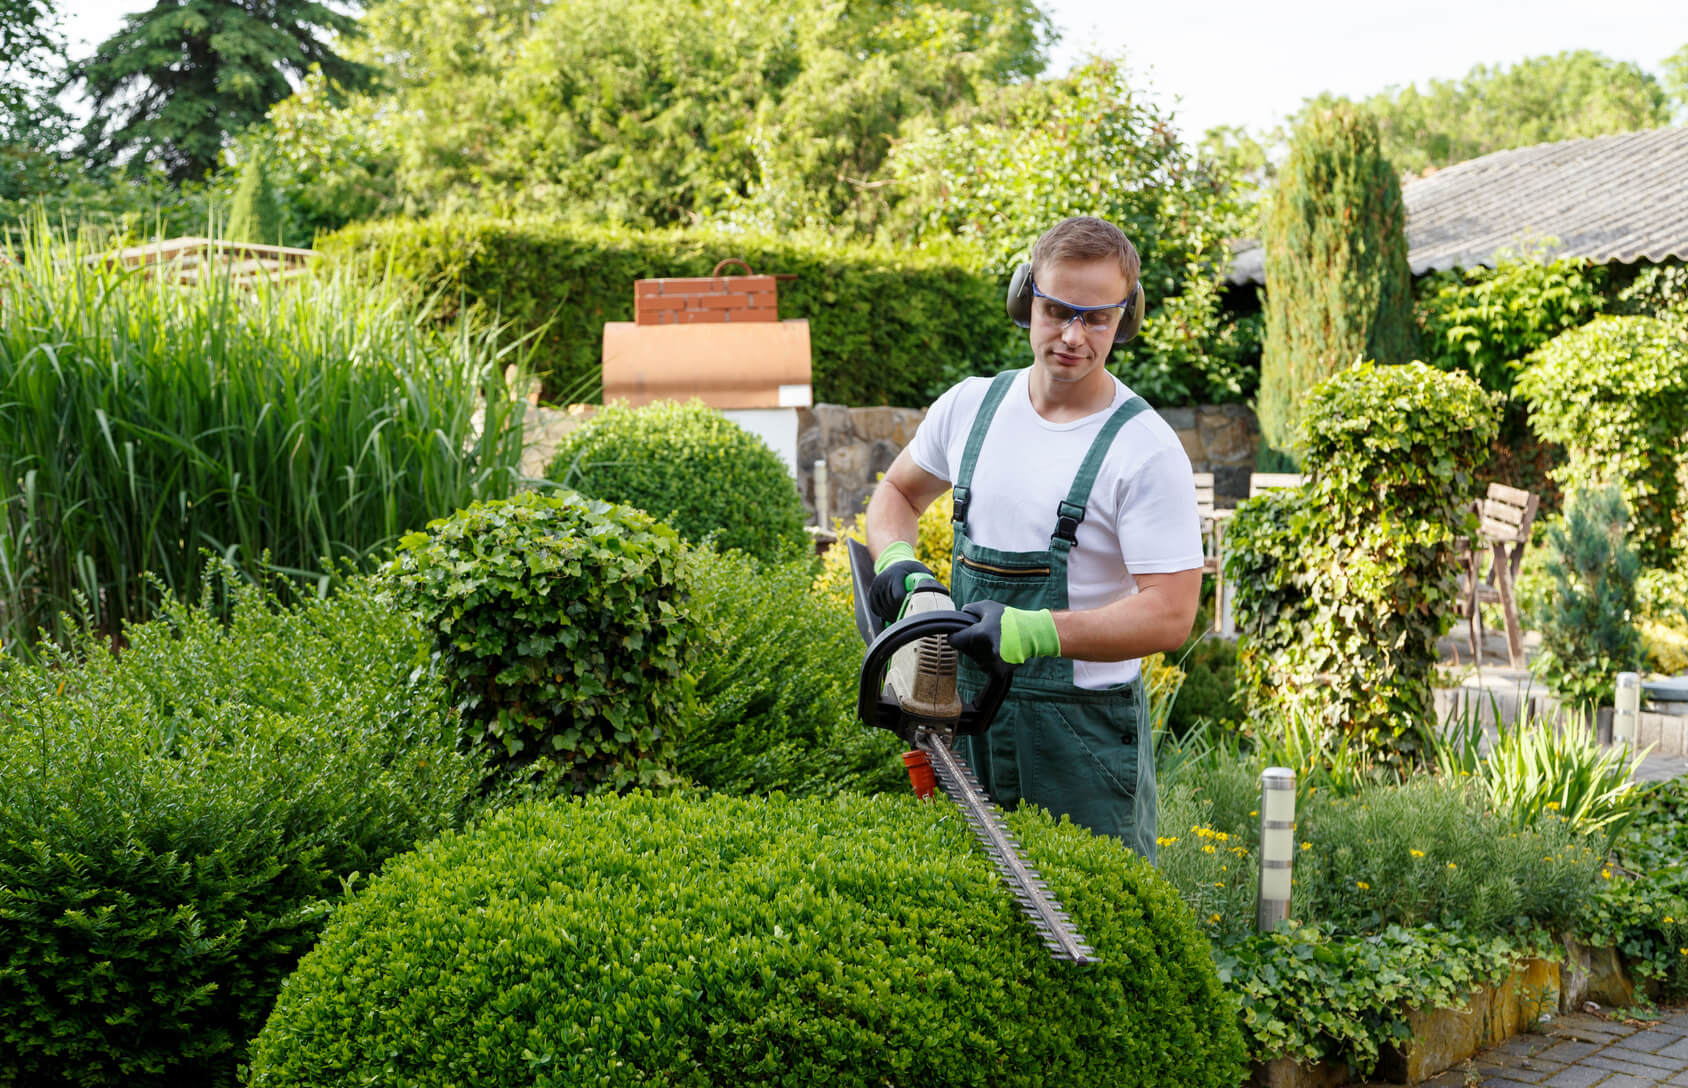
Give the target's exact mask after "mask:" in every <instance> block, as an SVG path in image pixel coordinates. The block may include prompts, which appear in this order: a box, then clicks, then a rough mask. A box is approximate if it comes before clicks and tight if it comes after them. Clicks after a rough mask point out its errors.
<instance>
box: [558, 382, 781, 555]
mask: <svg viewBox="0 0 1688 1088" xmlns="http://www.w3.org/2000/svg"><path fill="white" fill-rule="evenodd" d="M547 475H549V476H550V477H551V479H553V480H556V481H558V482H560V483H562V485H563V486H564V487H567V488H569V489H571V490H573V491H577V492H579V493H580V494H582V495H587V496H589V497H591V498H595V499H604V500H607V501H609V502H617V503H625V504H626V505H628V506H637V507H638V508H639V509H641V510H644V511H645V512H647V513H649V514H651V515H652V516H653V517H656V518H659V519H661V520H663V521H666V522H667V523H668V524H669V525H671V526H673V527H674V529H675V531H676V532H678V533H679V534H680V535H681V536H682V537H685V538H686V539H687V540H690V541H693V542H701V541H705V540H708V541H712V542H713V543H714V544H716V545H717V546H718V547H720V548H723V549H731V548H737V549H739V550H741V551H745V552H748V553H750V554H751V555H754V556H756V557H758V558H760V559H776V558H779V557H781V556H788V557H789V556H791V555H794V554H797V553H799V552H802V551H805V550H807V548H808V535H807V534H806V533H805V532H804V531H803V522H804V520H805V518H806V515H805V512H804V510H803V499H802V497H801V496H800V495H798V494H797V487H796V485H795V484H794V483H793V482H792V479H791V472H790V470H789V469H787V468H786V466H785V462H784V461H781V460H780V458H779V455H778V454H776V453H774V451H773V450H771V449H769V448H768V446H767V444H766V443H765V442H763V441H762V440H761V439H760V438H758V437H756V436H755V435H753V434H751V433H750V432H749V431H746V430H745V429H744V428H742V427H740V426H739V425H738V424H736V423H734V422H733V421H732V420H730V419H728V418H727V417H726V416H723V415H722V414H721V413H720V412H717V411H716V410H715V409H713V408H710V407H708V406H707V405H705V404H703V403H702V402H701V401H692V402H691V403H689V404H679V403H676V402H674V401H658V402H656V403H654V404H648V405H645V406H644V407H643V408H629V407H627V406H626V405H624V404H612V405H610V406H608V407H607V408H605V409H604V410H603V411H601V412H599V413H598V414H597V415H595V416H593V417H592V418H591V419H590V420H588V421H587V422H586V423H585V424H584V425H582V426H580V427H577V428H576V429H574V430H572V431H570V432H569V433H568V434H567V435H566V436H565V437H564V438H563V441H562V442H561V443H560V444H559V445H558V447H557V453H556V456H555V457H554V458H553V459H552V461H551V466H550V468H549V469H548V470H547Z"/></svg>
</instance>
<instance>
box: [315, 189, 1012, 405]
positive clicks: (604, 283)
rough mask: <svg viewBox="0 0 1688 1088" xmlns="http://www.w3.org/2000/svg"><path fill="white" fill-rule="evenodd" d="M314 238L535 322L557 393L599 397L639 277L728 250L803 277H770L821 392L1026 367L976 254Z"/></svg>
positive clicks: (542, 235)
mask: <svg viewBox="0 0 1688 1088" xmlns="http://www.w3.org/2000/svg"><path fill="white" fill-rule="evenodd" d="M320 247H321V248H322V249H324V250H325V251H327V252H328V253H330V254H333V255H336V256H338V257H342V258H354V259H360V260H364V261H369V262H371V263H372V264H373V265H374V266H375V267H378V268H381V269H388V268H390V269H391V270H392V271H394V272H397V273H399V274H401V275H403V276H405V277H407V278H409V279H411V280H413V281H414V282H416V283H418V284H420V285H421V286H422V287H423V288H425V289H426V290H428V291H438V292H440V302H441V304H442V306H444V307H445V310H446V311H447V312H448V313H449V311H450V308H451V305H452V304H453V303H454V301H461V302H463V303H468V304H479V305H481V306H484V307H486V308H487V309H488V310H489V311H492V312H495V313H496V314H497V316H498V317H499V318H501V319H502V320H504V321H507V322H510V323H512V325H513V328H514V330H515V331H518V332H528V331H532V330H538V329H541V328H543V329H544V332H543V333H542V334H541V339H540V343H539V349H538V354H537V356H536V358H535V360H534V366H535V368H536V369H537V370H538V371H539V373H540V374H541V375H542V376H543V380H544V392H545V395H546V396H547V398H549V399H553V400H558V399H563V400H597V399H598V398H599V389H600V366H601V358H602V353H603V330H604V323H605V322H608V321H631V320H633V281H634V280H637V279H645V278H650V277H660V276H706V275H709V274H710V272H711V271H712V270H713V269H714V267H715V264H716V262H717V261H719V260H721V259H722V258H724V257H740V258H743V259H744V260H746V261H748V262H749V263H750V266H751V267H752V268H753V269H754V270H755V271H756V272H758V273H793V274H795V275H796V276H797V279H795V280H790V281H786V282H782V283H781V284H780V285H779V296H780V298H779V310H780V317H781V318H806V319H808V321H809V331H810V340H811V344H812V350H813V353H814V381H813V385H814V393H815V399H816V400H817V401H820V402H826V403H835V404H856V405H865V404H896V405H925V404H928V403H930V402H931V401H932V400H933V399H934V398H935V397H936V396H937V395H938V394H939V393H941V392H942V391H943V390H944V389H945V388H947V387H948V386H949V385H950V384H951V383H953V382H954V381H955V380H957V379H959V378H961V377H963V376H965V375H968V374H975V373H993V372H995V371H996V370H998V369H1001V368H1003V367H1004V366H1008V365H1019V364H1020V363H1022V362H1028V361H1030V350H1029V348H1027V346H1026V338H1025V334H1024V333H1023V332H1021V331H1020V330H1019V329H1017V328H1015V327H1014V325H1013V324H1012V323H1011V322H1010V321H1009V320H1008V318H1007V315H1006V314H1005V313H1004V312H1003V306H1002V298H1003V291H1004V289H1005V287H1006V284H1005V283H1003V282H1000V281H998V280H997V279H996V278H994V277H990V276H982V275H979V274H976V273H975V272H973V271H972V270H971V269H972V267H973V263H974V262H977V260H978V259H979V258H978V257H977V255H962V254H959V253H958V254H953V255H946V254H943V253H935V252H927V251H921V250H893V249H885V248H874V247H870V246H865V245H860V244H845V243H839V242H833V241H804V240H800V239H794V238H792V237H789V236H774V235H757V234H749V233H731V234H728V233H717V232H710V231H704V230H686V231H681V230H671V231H631V230H618V229H613V228H605V227H591V226H579V225H572V224H567V223H563V222H558V221H554V220H542V219H517V220H507V219H493V218H484V217H471V216H458V217H445V218H437V219H427V220H409V219H392V220H384V221H380V222H373V223H360V224H354V225H352V226H349V227H347V228H345V229H344V230H342V231H340V232H339V233H337V234H334V235H331V236H329V237H328V238H326V239H324V240H322V242H321V243H320Z"/></svg>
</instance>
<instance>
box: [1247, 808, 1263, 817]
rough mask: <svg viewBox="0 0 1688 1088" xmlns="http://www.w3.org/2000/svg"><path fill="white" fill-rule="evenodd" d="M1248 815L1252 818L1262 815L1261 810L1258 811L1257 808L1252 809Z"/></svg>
mask: <svg viewBox="0 0 1688 1088" xmlns="http://www.w3.org/2000/svg"><path fill="white" fill-rule="evenodd" d="M1248 814H1249V815H1250V816H1258V815H1260V810H1259V809H1257V808H1256V809H1250V810H1249V813H1248Z"/></svg>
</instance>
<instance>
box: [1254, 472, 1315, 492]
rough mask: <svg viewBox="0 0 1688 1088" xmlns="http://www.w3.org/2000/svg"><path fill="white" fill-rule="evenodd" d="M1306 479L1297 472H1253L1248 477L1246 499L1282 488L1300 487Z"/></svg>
mask: <svg viewBox="0 0 1688 1088" xmlns="http://www.w3.org/2000/svg"><path fill="white" fill-rule="evenodd" d="M1306 480H1307V477H1305V476H1303V475H1302V474H1301V473H1299V472H1254V473H1250V474H1249V477H1248V497H1249V498H1251V499H1252V498H1254V497H1255V496H1256V495H1259V494H1261V493H1262V492H1266V491H1276V490H1278V489H1279V488H1283V487H1300V486H1301V485H1302V484H1303V483H1305V482H1306Z"/></svg>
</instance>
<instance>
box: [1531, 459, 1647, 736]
mask: <svg viewBox="0 0 1688 1088" xmlns="http://www.w3.org/2000/svg"><path fill="white" fill-rule="evenodd" d="M1628 525H1629V512H1628V510H1627V509H1626V507H1625V506H1624V499H1623V492H1622V490H1620V489H1619V488H1618V486H1617V485H1616V484H1608V485H1606V486H1605V487H1602V488H1599V489H1597V490H1588V491H1578V492H1573V493H1572V494H1571V497H1570V502H1569V504H1568V506H1567V509H1566V512H1565V520H1564V523H1563V524H1555V525H1551V526H1550V527H1549V528H1548V533H1547V540H1548V554H1547V562H1546V563H1545V564H1544V568H1545V570H1546V572H1547V576H1548V577H1549V578H1550V579H1552V582H1553V591H1552V592H1551V593H1550V594H1548V596H1547V602H1546V614H1545V615H1544V616H1542V617H1541V618H1540V620H1539V623H1540V626H1541V639H1542V653H1541V656H1540V657H1539V658H1538V659H1537V661H1536V667H1537V670H1538V671H1539V672H1540V673H1541V675H1542V676H1543V678H1545V679H1546V680H1547V683H1548V686H1549V687H1551V688H1552V689H1553V691H1554V692H1555V694H1557V695H1558V696H1559V697H1560V698H1561V699H1562V700H1564V701H1565V702H1566V703H1568V704H1570V705H1571V706H1572V707H1573V708H1575V709H1576V710H1578V711H1580V712H1583V713H1592V712H1593V710H1594V708H1595V707H1598V706H1601V705H1609V704H1610V701H1611V699H1612V697H1613V692H1614V690H1615V689H1616V687H1617V680H1618V673H1620V672H1630V671H1634V670H1636V669H1638V668H1640V665H1641V636H1640V634H1639V633H1638V632H1637V630H1636V628H1635V624H1634V622H1632V620H1631V617H1632V616H1635V615H1638V614H1639V613H1640V610H1641V609H1640V605H1639V603H1638V600H1637V597H1636V590H1635V580H1636V578H1637V576H1638V575H1639V574H1640V573H1641V560H1640V558H1639V557H1638V556H1637V554H1636V551H1635V545H1634V544H1633V543H1632V542H1631V541H1630V540H1629V539H1628V537H1627V535H1626V529H1627V528H1628Z"/></svg>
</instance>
